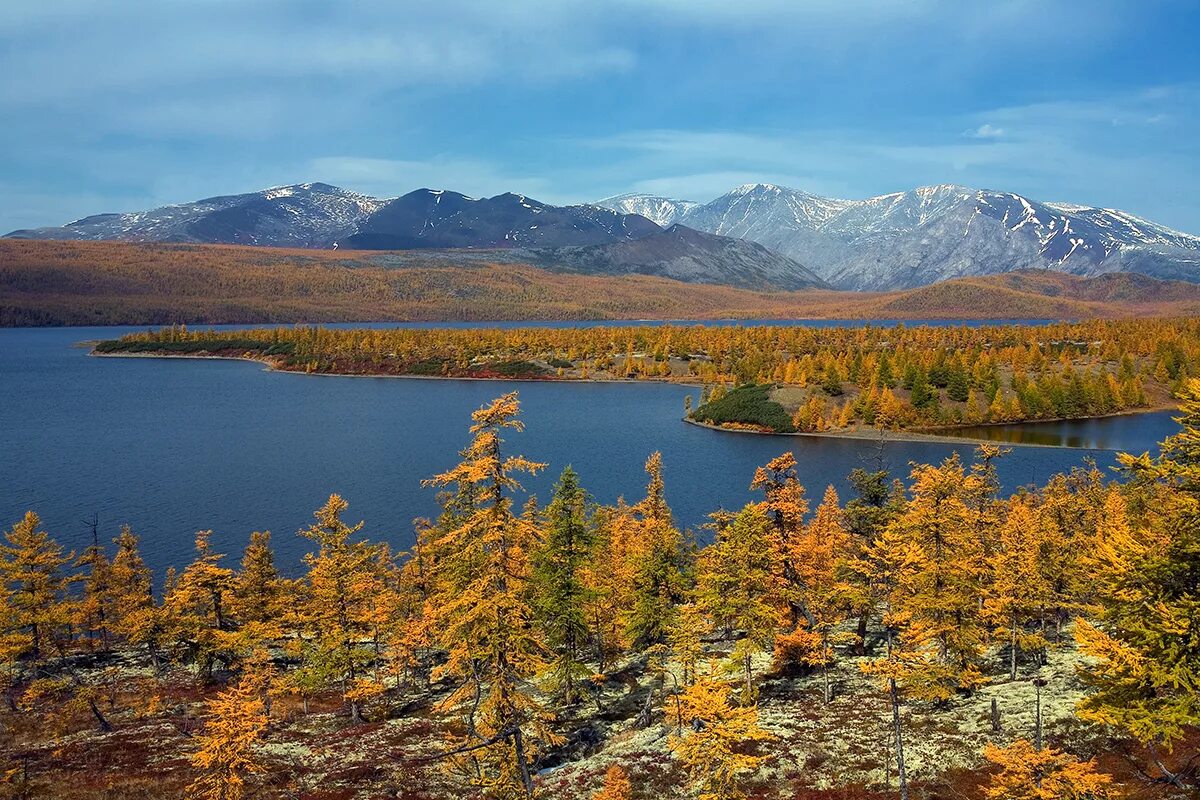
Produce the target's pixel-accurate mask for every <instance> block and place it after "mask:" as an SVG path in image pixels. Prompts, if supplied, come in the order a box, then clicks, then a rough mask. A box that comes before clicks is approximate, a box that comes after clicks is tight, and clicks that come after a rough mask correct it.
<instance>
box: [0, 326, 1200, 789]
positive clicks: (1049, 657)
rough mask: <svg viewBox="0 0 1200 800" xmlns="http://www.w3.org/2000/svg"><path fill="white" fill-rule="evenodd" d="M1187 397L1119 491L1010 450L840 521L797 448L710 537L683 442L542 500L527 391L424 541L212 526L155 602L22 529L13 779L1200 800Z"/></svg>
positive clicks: (152, 595) (1196, 391) (4, 565)
mask: <svg viewBox="0 0 1200 800" xmlns="http://www.w3.org/2000/svg"><path fill="white" fill-rule="evenodd" d="M663 333H664V335H667V334H668V333H673V332H667V331H664V332H663ZM305 335H311V334H305ZM318 335H319V334H318ZM355 335H358V334H355ZM497 335H500V334H497ZM515 335H517V336H520V335H522V334H520V333H518V334H515ZM736 335H740V334H736ZM929 335H931V334H929ZM1153 335H1155V334H1153V333H1151V334H1150V336H1153ZM1159 335H1161V333H1160V334H1159ZM1148 338H1150V337H1148ZM1014 346H1015V345H1014ZM1181 403H1182V409H1181V412H1180V414H1181V415H1180V417H1179V421H1180V424H1181V429H1180V431H1179V432H1178V433H1177V434H1176V435H1174V436H1172V437H1170V438H1169V439H1167V440H1166V441H1165V442H1164V443H1163V445H1162V448H1161V454H1160V455H1158V456H1155V457H1151V456H1149V455H1139V456H1122V458H1121V468H1122V475H1121V476H1120V477H1121V478H1122V479H1121V480H1119V481H1110V480H1108V479H1107V476H1105V475H1103V474H1101V473H1100V472H1099V471H1098V470H1096V469H1095V468H1088V467H1083V468H1079V469H1076V470H1074V471H1073V472H1071V473H1070V474H1063V475H1057V476H1055V477H1054V478H1052V479H1051V480H1050V481H1049V482H1048V483H1046V484H1045V485H1044V486H1036V487H1034V486H1030V487H1026V488H1024V489H1022V490H1020V491H1018V492H1016V493H1015V494H1013V495H1012V496H1010V497H1004V496H1003V495H1002V493H1001V492H1000V487H999V486H998V484H997V480H996V476H995V463H996V459H998V458H1002V457H1004V451H1003V450H1001V449H999V448H996V447H994V446H991V445H982V446H981V447H980V448H979V450H978V451H977V452H976V454H975V457H974V459H973V460H972V462H971V463H964V462H963V461H961V460H960V459H959V458H958V457H957V456H955V457H951V458H948V459H947V460H945V461H943V462H942V463H940V464H914V465H912V468H911V471H910V474H909V476H908V479H907V482H902V481H899V480H892V479H891V477H890V476H889V475H888V474H887V473H886V472H883V471H875V472H872V471H867V470H862V469H859V470H856V471H855V472H854V474H853V475H851V476H850V480H851V484H852V485H853V487H854V492H853V496H851V497H849V498H847V499H845V500H843V499H842V498H840V497H839V496H838V495H837V493H836V492H835V491H834V490H833V489H832V488H828V489H825V490H824V492H823V494H822V496H821V499H820V500H819V502H817V503H815V506H816V507H815V508H813V507H812V506H813V505H814V504H813V503H811V502H810V499H809V497H810V495H809V493H808V492H807V491H806V487H804V486H802V485H801V484H800V483H799V481H798V479H797V472H796V462H795V459H794V457H793V456H792V455H791V454H790V453H785V454H784V455H781V456H779V457H777V458H775V459H773V460H772V461H771V462H770V463H768V464H765V465H763V466H762V467H761V468H759V469H758V470H757V472H756V473H755V474H754V475H753V476H748V478H749V482H750V485H751V488H752V489H754V490H755V491H756V492H760V493H761V495H760V496H759V498H758V499H757V500H755V501H754V502H751V503H749V504H748V505H746V506H745V507H744V508H741V509H738V510H736V511H725V510H718V511H716V512H714V513H713V514H712V516H711V524H710V525H709V527H708V529H707V530H706V531H703V532H700V533H703V534H704V536H705V538H710V539H711V543H709V544H707V546H700V544H699V537H698V536H697V535H695V533H694V532H691V531H686V530H680V529H679V528H678V527H677V526H676V524H675V523H674V521H673V519H672V514H671V510H670V507H669V505H668V503H667V500H666V479H665V476H664V475H663V471H662V461H661V458H660V457H659V456H658V455H657V454H652V455H650V457H649V459H648V460H647V462H646V472H647V488H646V493H645V496H644V497H643V498H641V499H639V500H637V501H636V502H632V503H626V502H624V501H622V502H618V503H617V504H616V505H615V506H600V505H597V504H595V503H594V502H592V501H591V500H590V498H589V496H588V494H587V491H586V489H585V488H584V486H583V484H582V482H581V479H580V477H579V476H578V475H576V474H575V473H574V471H572V470H571V469H570V467H566V468H565V469H563V470H562V472H561V477H560V479H559V481H558V483H557V486H556V488H555V490H554V493H553V496H552V497H550V498H549V501H548V502H546V503H545V504H540V503H538V502H536V501H535V500H532V499H529V500H527V501H525V502H523V503H521V504H520V505H518V503H517V500H518V499H519V497H520V496H521V488H520V483H519V481H520V478H521V476H522V475H528V474H531V473H535V472H538V471H540V470H542V469H544V468H546V466H547V465H544V464H540V463H536V462H533V461H530V460H528V459H525V458H523V457H521V456H519V455H515V454H514V453H513V452H511V450H510V445H509V441H508V440H510V439H512V438H514V437H515V436H516V435H517V434H518V433H519V432H520V431H521V430H522V422H521V419H520V413H519V412H520V408H519V403H518V398H517V395H516V394H515V393H512V394H505V395H503V396H501V397H499V398H497V399H496V400H494V401H493V402H491V403H489V404H487V405H485V406H484V407H482V408H480V409H479V410H478V411H476V412H475V413H474V414H473V417H472V420H471V425H470V436H469V439H468V441H467V443H466V444H465V446H464V449H463V450H462V451H461V454H460V455H461V461H460V463H459V464H457V465H456V466H454V467H452V468H451V469H449V470H447V471H445V472H442V473H439V474H435V475H431V476H430V478H429V479H428V481H427V484H428V485H429V487H430V489H431V490H434V491H437V492H439V494H438V497H439V499H440V505H441V513H440V515H439V516H438V517H437V519H434V520H427V519H418V520H416V521H415V536H414V539H413V541H414V544H413V545H412V547H411V549H410V550H409V551H408V552H405V553H400V552H396V551H394V550H392V549H391V548H390V547H389V546H388V545H387V544H385V543H382V542H373V541H371V539H370V538H369V537H367V536H366V535H365V530H366V529H365V528H364V525H363V523H361V522H351V521H350V520H351V518H350V517H348V516H347V512H348V510H349V506H348V503H347V501H346V500H345V499H343V498H342V497H340V496H338V495H332V496H330V498H329V500H328V502H327V503H326V504H325V505H323V506H322V507H321V508H320V509H318V510H317V511H316V513H315V515H314V520H313V523H312V525H311V526H309V527H308V528H306V529H304V530H302V531H300V532H299V535H300V536H302V537H304V538H306V539H308V540H310V541H311V544H312V549H311V551H310V553H309V555H308V556H307V557H306V558H305V559H304V568H303V571H301V572H300V573H299V574H297V575H296V576H294V577H288V576H286V575H283V574H281V573H280V571H279V570H278V569H277V568H276V565H275V562H274V558H273V555H272V549H271V535H270V534H269V533H267V532H265V531H260V532H254V533H252V534H251V535H250V537H249V541H248V544H247V546H246V548H245V551H244V553H243V556H242V559H241V562H240V564H234V565H230V564H229V563H228V562H227V559H226V557H225V556H224V555H223V554H221V553H217V552H214V550H213V547H212V544H211V541H212V540H211V534H210V532H209V531H202V532H200V533H198V534H197V536H196V552H195V557H194V560H193V561H192V562H191V563H189V564H187V565H184V566H183V567H182V568H181V569H179V570H171V571H170V572H169V573H168V574H167V575H166V576H165V579H164V580H163V581H162V582H161V583H160V582H157V581H155V580H154V576H152V575H151V573H150V571H149V570H148V569H147V567H146V566H145V564H144V562H143V561H142V559H141V557H140V556H139V542H138V537H137V535H136V533H135V532H134V531H132V530H130V529H128V528H123V529H122V530H121V531H120V532H119V534H118V535H117V537H116V538H115V540H114V542H113V546H112V547H109V546H106V545H104V544H102V543H101V542H100V540H99V537H98V536H97V539H96V541H95V543H94V544H93V545H92V546H91V547H88V548H87V549H86V550H85V551H84V552H83V553H81V554H76V553H69V552H65V551H64V550H63V548H62V547H61V546H60V545H58V544H57V543H56V542H55V540H54V539H53V538H52V537H51V536H50V535H49V534H48V533H47V532H46V531H45V530H43V529H42V525H41V522H40V520H39V519H38V516H37V514H36V513H34V512H32V511H30V512H29V513H27V514H26V515H25V516H24V517H23V518H22V519H19V520H16V521H15V523H14V524H13V525H12V527H11V528H10V529H9V530H8V531H7V532H6V533H5V534H4V537H3V543H2V544H0V591H2V595H0V596H2V597H3V601H4V602H3V605H2V606H0V689H2V691H3V694H4V701H5V702H4V704H3V713H2V715H0V745H2V746H0V760H2V763H0V791H2V792H3V796H5V797H55V798H101V797H105V798H113V797H128V798H132V797H164V798H165V797H172V798H174V797H189V798H206V799H213V800H237V799H238V798H243V797H245V798H249V797H295V798H301V797H303V798H352V797H361V798H368V797H402V798H453V797H477V798H503V799H505V800H508V799H510V798H511V799H513V800H517V799H519V798H532V797H544V798H581V799H582V798H591V799H594V798H603V799H604V800H630V799H631V798H633V799H636V798H641V799H642V800H650V798H690V797H697V798H704V800H738V799H739V798H750V797H753V798H819V797H830V798H834V797H839V798H843V797H858V798H873V797H895V796H898V797H901V798H910V797H947V796H957V797H968V798H991V799H993V800H1001V799H1003V798H1013V799H1015V798H1020V799H1022V800H1025V799H1026V798H1028V799H1029V800H1034V799H1035V798H1036V799H1046V800H1048V799H1049V798H1091V799H1093V800H1100V799H1101V798H1116V797H1121V796H1136V797H1149V798H1159V797H1161V798H1173V797H1179V798H1182V797H1188V796H1194V793H1195V792H1196V791H1198V790H1200V755H1198V745H1200V728H1198V727H1197V726H1198V725H1200V688H1198V687H1200V644H1198V643H1200V614H1198V609H1200V589H1198V585H1200V581H1198V580H1197V578H1198V576H1200V380H1191V381H1187V382H1185V383H1184V384H1183V386H1182V387H1181ZM814 488H815V487H814Z"/></svg>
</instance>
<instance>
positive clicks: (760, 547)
mask: <svg viewBox="0 0 1200 800" xmlns="http://www.w3.org/2000/svg"><path fill="white" fill-rule="evenodd" d="M763 506H764V504H762V503H751V504H750V505H747V506H746V507H745V508H743V509H742V510H741V511H740V512H738V514H737V515H736V516H734V517H732V518H731V519H728V521H727V522H725V523H724V524H720V525H719V526H718V530H717V536H716V541H714V542H713V543H712V545H710V546H709V547H707V548H705V549H704V551H703V552H702V554H701V557H700V561H699V565H698V569H697V586H696V595H697V599H698V601H699V603H700V605H701V607H703V608H704V609H705V611H706V612H707V613H708V615H709V617H710V618H711V619H712V620H713V622H714V623H715V624H716V625H717V627H718V628H719V629H723V630H725V631H726V633H727V634H734V633H736V634H738V637H737V641H736V642H735V644H734V652H733V657H734V659H735V660H736V661H739V662H741V663H740V666H741V668H742V681H743V685H742V702H743V703H744V704H746V705H749V704H750V703H752V702H753V700H754V697H755V687H754V672H753V668H752V667H753V658H754V655H755V654H756V653H759V652H763V651H767V650H770V648H771V645H772V642H773V640H774V637H775V631H776V629H777V628H778V626H779V622H780V610H781V607H782V602H781V596H780V595H781V589H782V585H781V584H782V576H781V572H782V570H781V569H780V566H779V560H780V559H779V551H778V549H777V548H776V544H777V542H776V539H775V538H774V537H773V536H772V535H771V520H770V519H769V518H768V517H767V513H766V510H765V509H764V507H763Z"/></svg>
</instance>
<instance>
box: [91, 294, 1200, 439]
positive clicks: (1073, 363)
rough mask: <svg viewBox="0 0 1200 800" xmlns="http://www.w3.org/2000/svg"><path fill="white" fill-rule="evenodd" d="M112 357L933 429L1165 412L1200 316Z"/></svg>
mask: <svg viewBox="0 0 1200 800" xmlns="http://www.w3.org/2000/svg"><path fill="white" fill-rule="evenodd" d="M96 352H97V353H100V354H109V355H117V354H153V355H193V356H196V355H199V356H203V355H219V356H228V357H238V358H250V359H256V360H260V361H264V362H267V363H269V364H271V365H272V366H273V367H275V368H276V369H283V370H292V371H302V372H311V373H333V374H355V375H363V374H365V375H416V376H427V377H474V378H531V379H532V378H537V379H559V380H658V381H676V382H684V383H693V384H698V385H701V386H702V387H703V389H702V391H701V393H700V397H699V403H698V404H697V407H695V408H689V409H688V414H689V416H690V418H691V419H694V420H696V421H700V422H705V423H708V424H714V425H719V426H723V427H728V428H742V429H748V430H756V431H772V432H781V433H791V432H796V431H800V432H838V431H842V432H846V431H853V430H860V429H864V428H865V429H889V430H913V429H917V430H920V429H937V428H952V427H955V426H962V425H979V424H994V423H1005V422H1021V421H1027V420H1045V419H1077V418H1086V417H1097V416H1104V415H1108V414H1114V413H1120V412H1127V411H1136V410H1146V409H1151V408H1163V407H1166V406H1167V405H1168V403H1169V399H1170V397H1171V396H1172V394H1174V393H1176V392H1178V391H1179V390H1180V389H1181V388H1182V386H1183V384H1184V382H1185V381H1186V380H1187V379H1188V378H1189V377H1192V376H1195V375H1197V374H1200V320H1198V319H1196V318H1184V319H1155V320H1137V321H1133V320H1119V321H1113V320H1108V321H1106V320H1091V321H1087V322H1076V323H1054V324H1046V325H1011V324H1010V325H995V326H992V325H989V326H982V327H966V326H951V327H939V326H915V327H906V326H900V325H897V326H894V327H881V326H873V325H865V326H854V327H825V328H820V327H803V326H770V325H761V326H745V327H744V326H702V325H696V326H674V325H663V326H640V327H592V328H520V329H497V328H491V329H428V330H418V329H351V330H344V329H331V328H324V327H311V326H302V327H286V328H285V327H279V328H257V329H250V330H241V331H213V330H205V329H195V328H191V329H189V328H187V327H186V326H169V327H166V328H160V329H158V330H153V331H148V332H145V333H135V334H129V335H127V336H124V337H122V338H120V339H116V340H109V341H104V342H100V343H98V344H97V346H96Z"/></svg>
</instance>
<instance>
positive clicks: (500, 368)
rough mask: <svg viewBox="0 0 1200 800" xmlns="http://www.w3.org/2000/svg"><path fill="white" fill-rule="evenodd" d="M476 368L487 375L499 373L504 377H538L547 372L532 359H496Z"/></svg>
mask: <svg viewBox="0 0 1200 800" xmlns="http://www.w3.org/2000/svg"><path fill="white" fill-rule="evenodd" d="M476 369H477V370H478V371H479V372H481V373H484V374H487V375H500V376H502V377H505V378H540V377H542V376H543V375H546V374H547V370H546V368H545V367H542V366H539V365H537V364H535V363H533V362H532V361H496V362H494V363H491V364H482V365H480V366H479V367H477V368H476Z"/></svg>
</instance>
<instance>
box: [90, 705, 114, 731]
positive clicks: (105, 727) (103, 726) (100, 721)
mask: <svg viewBox="0 0 1200 800" xmlns="http://www.w3.org/2000/svg"><path fill="white" fill-rule="evenodd" d="M88 705H89V706H90V707H91V709H92V716H93V717H95V718H96V724H97V725H99V726H100V731H101V733H110V732H111V731H112V725H110V724H109V723H108V720H107V719H105V718H104V715H103V714H102V713H100V709H99V708H97V706H96V701H95V700H88Z"/></svg>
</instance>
